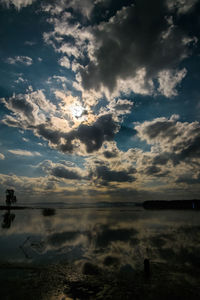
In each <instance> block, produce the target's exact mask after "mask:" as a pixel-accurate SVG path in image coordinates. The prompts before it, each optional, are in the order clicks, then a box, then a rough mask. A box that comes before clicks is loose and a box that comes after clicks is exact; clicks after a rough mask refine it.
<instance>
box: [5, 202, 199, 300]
mask: <svg viewBox="0 0 200 300" xmlns="http://www.w3.org/2000/svg"><path fill="white" fill-rule="evenodd" d="M1 215H2V218H1V223H2V226H1V229H0V231H1V234H0V266H1V269H0V283H1V286H2V285H3V286H4V288H3V290H2V295H3V299H18V298H17V297H19V299H20V298H23V297H24V298H25V297H26V296H27V295H28V293H29V292H30V290H31V291H32V292H31V294H32V297H33V298H30V297H29V298H30V299H40V298H41V299H69V298H68V297H71V299H73V297H74V299H75V296H73V293H75V294H76V292H77V289H76V288H74V290H75V292H74V290H73V289H72V288H71V287H70V280H71V282H73V283H74V282H77V281H78V282H80V281H81V280H82V281H81V282H84V280H86V279H87V280H88V276H89V278H92V279H91V280H94V278H95V280H96V281H97V282H96V285H98V284H99V287H97V288H96V289H97V291H94V288H93V289H92V291H90V293H91V296H88V295H90V294H87V293H86V295H85V294H84V293H83V295H82V296H81V294H79V295H78V296H77V299H107V296H109V297H108V299H134V298H133V294H132V295H131V293H136V294H135V295H137V297H135V299H136V298H137V299H140V298H141V299H142V296H141V293H143V292H144V293H145V291H148V292H147V294H148V296H147V295H146V294H145V297H146V298H147V299H155V298H156V297H160V295H161V296H162V290H163V287H164V288H166V290H168V291H171V292H173V293H174V291H175V293H177V299H178V297H179V296H180V294H181V293H182V292H183V289H184V295H186V296H185V297H186V298H184V299H187V297H189V296H190V295H191V293H192V299H198V297H200V291H199V285H200V281H199V275H200V212H199V211H172V210H171V211H150V210H144V209H142V208H138V209H136V208H134V207H130V208H129V207H126V208H106V209H96V208H90V209H89V208H82V209H56V210H55V211H53V210H51V211H45V210H42V209H41V210H40V209H33V210H31V209H30V210H21V211H12V212H11V213H10V214H8V213H7V215H6V212H3V211H1ZM144 258H148V259H149V260H150V268H151V273H150V276H149V277H148V278H146V277H145V274H144V266H143V261H144ZM41 274H42V275H41ZM84 274H86V275H87V276H86V277H87V278H84V276H85V275H84ZM102 274H104V275H102ZM108 274H110V275H108ZM41 276H43V277H42V285H41V281H40V280H41V279H39V278H41ZM52 276H54V277H55V278H53V279H52ZM56 276H57V277H56ZM106 276H110V277H109V278H107V277H106ZM69 278H71V279H69ZM102 278H103V279H102ZM106 278H107V279H106ZM116 278H117V279H116ZM51 280H52V284H51ZM65 280H66V281H65ZM98 280H99V283H98ZM106 280H107V281H108V283H107V282H106ZM109 280H111V282H112V283H110V281H109ZM115 280H117V282H115ZM131 280H133V282H132V281H131ZM45 281H46V283H45V284H44V282H45ZM129 281H131V282H130V283H129V285H128V287H127V286H126V285H127V284H128V283H127V282H129ZM91 282H92V281H91ZM113 282H114V283H113ZM22 283H23V288H20V290H21V291H20V292H19V291H18V286H22ZM34 284H35V286H34ZM84 284H85V283H84ZM106 284H107V285H108V287H107V291H106V290H105V286H106ZM43 285H44V286H43ZM93 285H94V283H93ZM124 285H125V286H126V287H125V290H124V296H123V294H122V295H121V296H119V293H118V292H116V293H115V290H114V288H113V286H116V289H117V287H118V286H121V292H122V293H123V287H124ZM102 286H103V287H102ZM111 286H112V288H111ZM98 288H99V289H98ZM42 289H44V290H45V292H43V291H42ZM70 289H71V290H70ZM87 289H89V287H88V286H87ZM128 289H129V292H127V290H128ZM174 289H175V290H174ZM38 290H40V292H38ZM155 292H156V293H157V294H156V295H155ZM18 293H19V295H18ZM34 293H35V296H34ZM127 293H128V294H127ZM165 294H166V293H165ZM70 295H71V296H70ZM139 295H140V296H141V297H139ZM181 295H182V294H181ZM187 295H188V296H187ZM175 296H176V295H175ZM120 297H121V298H120ZM151 297H152V298H151ZM169 297H170V295H169ZM195 297H197V298H195ZM166 299H167V298H166Z"/></svg>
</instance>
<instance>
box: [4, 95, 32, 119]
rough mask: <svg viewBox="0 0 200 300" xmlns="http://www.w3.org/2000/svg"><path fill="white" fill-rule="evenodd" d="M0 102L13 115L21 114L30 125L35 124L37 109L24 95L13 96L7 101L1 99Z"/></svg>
mask: <svg viewBox="0 0 200 300" xmlns="http://www.w3.org/2000/svg"><path fill="white" fill-rule="evenodd" d="M1 101H2V102H3V103H4V105H5V106H6V108H8V109H9V110H11V111H13V112H15V113H19V114H22V115H23V116H24V117H25V118H26V119H28V120H29V121H30V122H31V123H34V122H35V118H36V116H35V112H36V110H37V107H36V105H34V104H33V103H32V102H31V101H29V100H27V99H26V98H25V97H24V95H21V94H19V95H16V96H15V95H14V96H13V97H10V98H9V99H7V100H5V99H4V98H3V99H1Z"/></svg>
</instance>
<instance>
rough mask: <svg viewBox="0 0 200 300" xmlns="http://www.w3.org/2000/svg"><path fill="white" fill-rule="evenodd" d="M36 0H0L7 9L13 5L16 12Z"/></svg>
mask: <svg viewBox="0 0 200 300" xmlns="http://www.w3.org/2000/svg"><path fill="white" fill-rule="evenodd" d="M35 1H36V0H1V2H2V3H4V4H5V5H6V6H7V7H8V8H9V7H10V6H11V5H14V6H15V8H16V9H17V10H20V9H21V8H23V7H26V6H28V5H31V4H32V3H33V2H35Z"/></svg>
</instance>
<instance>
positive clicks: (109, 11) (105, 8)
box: [0, 0, 200, 203]
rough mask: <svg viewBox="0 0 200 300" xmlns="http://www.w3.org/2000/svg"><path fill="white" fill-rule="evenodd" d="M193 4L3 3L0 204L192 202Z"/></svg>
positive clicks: (196, 53)
mask: <svg viewBox="0 0 200 300" xmlns="http://www.w3.org/2000/svg"><path fill="white" fill-rule="evenodd" d="M199 33H200V1H198V0H153V1H148V0H135V1H134V0H54V1H48V0H43V1H40V0H0V40H1V43H0V199H1V201H3V200H4V198H5V195H4V194H5V190H6V189H7V188H12V189H14V190H15V193H16V196H17V197H18V199H19V202H20V201H24V202H52V201H53V202H63V201H64V202H70V203H71V202H76V203H78V202H99V201H112V202H117V201H120V202H123V201H132V202H140V201H144V200H152V199H155V200H156V199H161V200H162V199H163V200H168V199H169V200H171V199H194V198H199V192H200V168H199V165H200V122H199V118H200V84H199V83H200V71H199V70H200V42H199Z"/></svg>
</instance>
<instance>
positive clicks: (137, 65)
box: [81, 0, 193, 91]
mask: <svg viewBox="0 0 200 300" xmlns="http://www.w3.org/2000/svg"><path fill="white" fill-rule="evenodd" d="M166 2H167V1H160V0H155V1H146V0H136V1H134V4H133V5H131V6H129V7H124V8H122V10H121V11H118V13H117V14H116V15H115V16H114V17H113V18H111V19H110V20H109V22H105V23H102V24H100V25H99V27H98V28H96V29H95V30H94V36H95V39H96V42H97V47H96V50H95V51H94V56H95V60H94V61H90V63H89V64H88V66H87V68H83V69H82V70H81V76H82V80H83V85H84V87H85V88H86V89H90V88H94V89H99V88H100V86H101V85H104V86H106V87H107V88H108V89H109V90H110V91H112V90H113V89H114V87H115V86H116V83H117V80H118V79H127V78H133V77H134V76H135V75H136V74H137V72H138V71H139V70H141V69H142V68H144V69H145V71H146V81H145V82H146V83H147V82H148V79H151V78H156V77H157V76H158V73H159V72H160V71H162V70H169V69H173V68H177V66H178V64H179V62H180V61H181V60H183V59H184V58H185V57H187V56H188V54H189V50H188V45H189V44H191V41H192V40H191V39H192V38H193V36H191V39H190V40H189V39H187V37H188V35H187V33H186V32H184V31H183V30H181V29H180V28H179V26H176V24H173V22H174V19H175V18H174V19H172V18H171V17H170V14H171V12H170V10H169V7H168V6H167V3H166Z"/></svg>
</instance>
